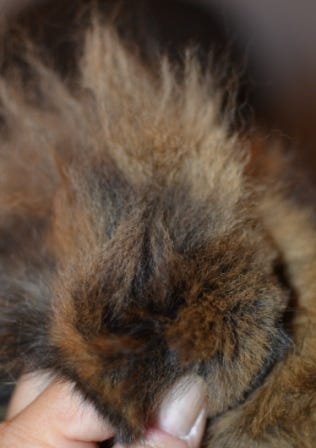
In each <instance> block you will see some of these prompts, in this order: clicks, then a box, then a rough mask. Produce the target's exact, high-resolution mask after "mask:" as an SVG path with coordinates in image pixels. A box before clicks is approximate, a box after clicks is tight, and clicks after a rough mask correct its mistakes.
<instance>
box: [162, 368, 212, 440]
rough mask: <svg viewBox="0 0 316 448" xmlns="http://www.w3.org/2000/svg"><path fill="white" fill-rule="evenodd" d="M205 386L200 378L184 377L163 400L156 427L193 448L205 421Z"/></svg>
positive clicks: (201, 433) (200, 434) (201, 432)
mask: <svg viewBox="0 0 316 448" xmlns="http://www.w3.org/2000/svg"><path fill="white" fill-rule="evenodd" d="M206 397H207V389H206V384H205V382H204V381H203V380H202V378H200V377H198V376H196V377H186V378H184V379H182V380H181V382H179V383H178V384H177V385H176V386H175V387H174V388H173V390H172V391H171V392H170V393H169V394H168V396H167V397H166V398H165V399H164V401H163V403H162V406H161V408H160V413H159V417H158V425H159V428H161V429H162V430H163V431H165V432H167V433H169V434H171V435H173V436H175V437H179V438H181V439H183V440H186V441H187V442H188V444H189V446H190V447H191V446H192V447H194V446H195V445H194V443H196V440H199V438H201V437H202V435H203V431H204V425H205V420H206Z"/></svg>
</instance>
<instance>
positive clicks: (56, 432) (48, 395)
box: [0, 382, 114, 448]
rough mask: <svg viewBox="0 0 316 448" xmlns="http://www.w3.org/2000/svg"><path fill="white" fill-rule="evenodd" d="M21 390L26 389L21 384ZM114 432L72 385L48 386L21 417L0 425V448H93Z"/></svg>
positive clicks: (55, 384)
mask: <svg viewBox="0 0 316 448" xmlns="http://www.w3.org/2000/svg"><path fill="white" fill-rule="evenodd" d="M23 387H26V384H24V386H23ZM113 434H114V431H113V429H112V428H111V426H110V424H109V423H107V422H106V421H104V420H102V419H101V418H100V416H99V415H98V414H97V412H96V411H95V410H94V408H93V406H92V405H90V404H88V403H86V402H83V400H82V398H81V397H80V395H79V394H78V393H77V392H76V391H74V389H73V387H72V385H70V384H65V383H56V382H54V383H52V384H50V385H49V386H48V387H47V388H46V389H45V390H44V391H43V392H42V393H41V394H40V395H39V396H38V397H37V398H36V399H35V400H33V401H32V402H31V403H30V404H29V405H28V406H27V407H25V408H24V409H23V410H22V411H21V412H20V413H18V414H17V415H15V417H13V418H12V419H10V420H8V421H6V422H4V423H2V424H1V425H0V445H1V447H2V448H12V446H14V447H15V448H22V447H23V448H54V447H58V448H90V447H91V448H92V447H95V446H96V442H99V441H102V440H106V439H109V438H111V437H112V436H113Z"/></svg>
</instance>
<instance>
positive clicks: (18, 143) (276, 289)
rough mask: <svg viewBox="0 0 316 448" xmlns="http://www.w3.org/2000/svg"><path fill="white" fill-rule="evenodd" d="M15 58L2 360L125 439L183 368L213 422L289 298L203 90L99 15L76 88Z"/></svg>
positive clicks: (256, 359)
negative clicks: (145, 58)
mask: <svg viewBox="0 0 316 448" xmlns="http://www.w3.org/2000/svg"><path fill="white" fill-rule="evenodd" d="M33 59H34V58H33ZM26 64H27V65H28V67H29V68H30V73H31V74H30V78H29V79H27V81H26V84H23V85H22V83H21V80H19V79H18V78H19V77H18V76H17V69H16V68H11V69H9V70H7V73H11V75H12V74H13V75H14V76H13V75H12V76H11V80H9V76H8V75H6V77H4V78H3V79H2V80H1V85H0V99H1V115H2V120H3V127H2V131H1V132H2V144H1V154H0V157H1V163H0V170H1V193H0V195H1V196H0V203H1V209H0V212H1V217H0V219H1V221H0V231H1V235H2V238H1V240H2V241H3V247H2V248H1V282H2V285H3V287H2V292H1V294H2V295H1V298H0V303H1V316H0V322H1V325H0V347H1V348H0V364H2V365H4V366H5V367H6V368H7V369H9V370H12V371H18V372H21V371H23V370H36V369H48V370H49V371H51V372H54V373H55V374H56V375H57V376H62V377H64V378H68V379H69V378H70V379H71V380H72V381H74V382H75V384H76V385H77V387H78V388H79V389H80V390H81V392H82V393H83V395H84V396H85V397H86V398H87V399H89V400H91V401H92V402H93V403H94V404H95V405H96V406H97V408H98V409H99V411H100V412H101V413H102V414H103V415H104V416H107V417H109V418H110V420H111V421H112V423H113V424H114V425H115V426H116V427H117V438H118V440H120V441H124V442H131V441H133V440H134V439H135V438H137V437H141V436H142V434H143V433H144V430H145V428H146V426H147V425H149V424H150V423H151V422H152V420H153V419H154V415H155V411H156V409H157V406H158V405H159V403H160V402H161V400H162V398H163V396H164V394H165V393H166V392H167V391H168V389H169V388H170V387H171V386H172V385H173V384H174V383H175V382H176V381H177V379H178V378H180V377H182V376H184V375H186V374H188V373H190V372H192V373H197V374H199V375H202V376H203V377H204V378H205V380H206V381H207V383H208V386H209V398H210V399H209V415H210V416H215V415H218V414H220V413H222V412H223V411H225V410H226V409H228V408H230V407H233V406H235V405H237V404H238V403H239V402H240V401H241V400H243V399H244V398H245V397H246V395H247V394H248V393H250V391H251V390H252V389H253V388H255V387H256V386H257V385H258V384H259V383H260V380H261V378H263V377H264V376H265V374H266V372H267V371H268V369H269V367H270V366H271V365H272V363H273V362H274V361H275V360H276V359H277V358H278V357H279V356H280V355H281V354H282V351H283V349H284V347H285V346H286V337H285V336H284V333H283V330H282V328H281V323H280V318H281V314H282V311H283V310H284V308H285V306H286V303H287V290H286V288H284V286H283V284H282V282H280V279H279V278H278V273H277V269H276V268H277V263H278V260H279V254H278V252H277V250H276V248H275V247H274V244H273V241H272V240H271V238H270V237H269V235H268V234H267V232H266V231H265V229H264V225H263V223H261V221H260V217H259V215H258V213H257V211H256V201H257V200H259V199H258V198H256V195H257V193H256V194H255V192H254V189H253V188H252V187H251V185H250V183H249V181H248V180H247V179H246V177H245V175H244V166H245V163H246V162H245V159H246V157H245V153H244V151H243V150H242V148H241V147H240V145H239V144H238V142H237V140H236V139H234V138H228V137H227V132H226V129H225V126H223V125H220V124H219V123H220V118H219V116H218V114H217V110H218V106H217V104H218V98H217V95H216V94H215V93H214V91H213V86H212V81H211V80H210V79H207V77H206V76H202V74H201V71H200V69H199V66H198V64H197V63H196V62H195V60H194V57H192V54H190V53H188V54H187V61H186V63H185V75H184V76H183V78H181V79H179V78H177V77H176V76H175V75H174V74H173V70H172V68H171V67H170V64H169V63H168V62H167V60H163V61H162V64H161V70H160V73H159V74H158V75H157V76H154V75H153V74H152V73H150V72H148V71H147V70H146V69H145V68H144V67H143V66H142V64H141V63H140V62H139V61H138V60H137V59H136V58H135V57H134V56H133V55H132V54H131V53H130V52H128V51H127V50H126V49H125V48H124V45H122V44H121V43H120V41H119V39H118V38H117V37H116V35H115V33H113V31H111V30H110V29H109V28H105V29H104V28H103V27H102V26H100V25H99V24H97V23H96V24H94V25H93V26H92V28H91V29H90V31H88V32H87V39H86V47H85V50H84V52H83V56H82V62H81V77H80V82H78V84H77V85H76V86H72V91H71V89H69V87H67V86H66V85H65V83H63V82H62V81H61V80H60V79H58V77H57V76H56V75H55V74H54V73H53V72H52V71H51V70H50V69H48V68H46V67H45V66H43V65H41V63H39V62H38V61H37V60H36V59H34V60H32V58H31V57H30V58H28V60H27V61H26ZM10 70H11V71H10ZM12 79H13V80H12ZM4 241H5V242H4Z"/></svg>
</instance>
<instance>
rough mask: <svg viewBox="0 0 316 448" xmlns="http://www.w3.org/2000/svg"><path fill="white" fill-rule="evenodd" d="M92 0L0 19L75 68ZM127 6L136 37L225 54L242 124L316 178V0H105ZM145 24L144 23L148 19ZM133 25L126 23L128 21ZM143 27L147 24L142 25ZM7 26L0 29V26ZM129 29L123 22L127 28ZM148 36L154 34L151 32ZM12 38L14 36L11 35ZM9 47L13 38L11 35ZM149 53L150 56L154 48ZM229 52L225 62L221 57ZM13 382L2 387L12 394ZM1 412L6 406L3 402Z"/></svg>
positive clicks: (174, 51) (3, 3)
mask: <svg viewBox="0 0 316 448" xmlns="http://www.w3.org/2000/svg"><path fill="white" fill-rule="evenodd" d="M88 2H89V0H67V1H65V0H47V1H45V0H0V19H3V20H0V24H1V25H2V27H3V29H4V24H5V22H6V21H7V20H9V21H10V20H13V21H14V20H15V19H16V17H18V20H19V21H20V22H21V23H23V24H24V25H25V26H26V27H28V29H29V30H30V32H31V33H32V34H33V35H34V36H35V38H36V39H37V41H38V42H40V43H41V44H43V48H44V51H45V52H46V51H47V52H48V53H50V55H51V57H52V59H54V60H55V62H56V65H57V66H58V68H59V69H60V70H61V72H62V73H64V72H66V73H67V72H71V71H72V65H73V64H74V63H75V61H74V48H73V43H72V41H71V33H72V30H73V27H74V26H75V22H76V21H77V20H78V16H77V14H76V11H77V10H78V5H79V4H84V3H88ZM99 3H100V4H102V8H104V10H105V11H107V8H113V7H115V5H117V4H120V5H121V8H122V9H123V10H126V11H128V13H127V15H126V17H128V19H126V21H124V20H123V22H122V25H121V27H122V29H124V27H125V26H126V25H127V22H128V23H129V24H131V23H133V26H132V27H131V29H132V30H134V34H133V32H130V33H131V35H130V37H131V39H136V40H137V39H138V41H144V39H143V38H144V33H146V34H149V35H150V36H151V37H152V38H153V39H155V40H156V41H157V42H158V45H159V47H162V48H163V49H166V50H167V51H169V52H170V54H171V55H172V56H173V57H174V58H175V59H177V58H179V57H180V55H181V49H182V48H183V47H184V46H185V45H187V44H188V43H190V44H192V43H194V44H195V45H196V46H197V47H198V48H200V50H201V51H200V55H201V59H202V60H203V58H206V57H207V54H208V53H209V52H211V53H212V54H213V59H214V61H215V63H216V60H220V61H221V67H222V71H223V73H221V74H220V76H221V77H223V80H224V81H223V82H224V83H228V84H229V80H230V79H234V78H236V79H238V81H239V87H238V93H237V102H238V107H237V111H236V115H237V118H236V123H237V126H238V125H240V123H243V122H245V123H247V122H248V123H250V124H249V125H250V126H252V125H253V123H256V125H257V126H258V127H260V128H262V129H264V130H265V131H264V132H267V133H270V132H275V131H277V132H279V133H280V134H282V135H283V136H284V138H286V139H288V141H289V144H290V145H291V146H292V145H294V146H295V147H296V148H297V151H296V152H297V156H298V163H299V164H301V165H302V166H303V167H305V169H306V172H308V173H309V176H310V177H311V179H313V180H315V179H316V151H315V148H316V120H315V119H316V26H315V21H316V2H315V1H311V0H300V1H295V0H265V1H260V0H257V1H256V0H103V1H99ZM144 24H145V26H144ZM126 28H127V27H126ZM140 30H142V31H140ZM0 31H1V29H0ZM123 33H124V30H123ZM146 37H147V36H146ZM6 39H8V38H6ZM5 44H6V45H8V46H9V47H10V42H7V41H6V42H5ZM148 57H149V56H148ZM224 60H226V62H225V64H222V61H224ZM9 393H10V388H5V387H2V389H1V390H0V401H2V402H5V401H6V399H7V397H8V394H9ZM0 413H1V410H0Z"/></svg>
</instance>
